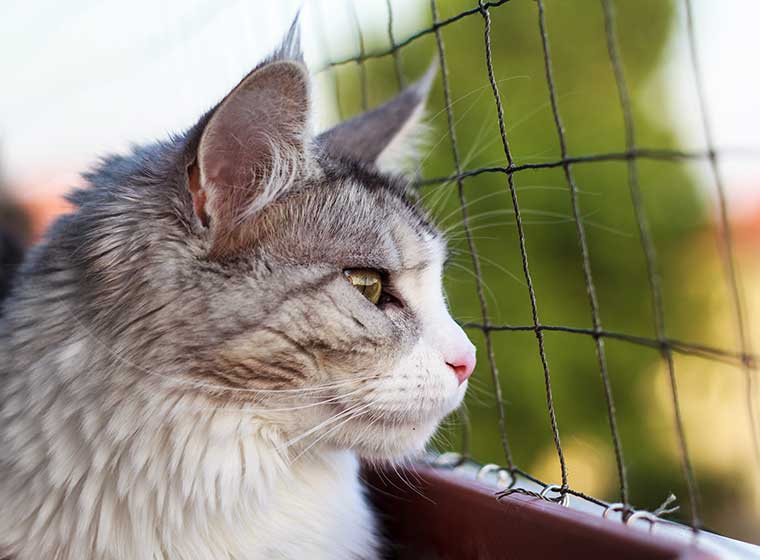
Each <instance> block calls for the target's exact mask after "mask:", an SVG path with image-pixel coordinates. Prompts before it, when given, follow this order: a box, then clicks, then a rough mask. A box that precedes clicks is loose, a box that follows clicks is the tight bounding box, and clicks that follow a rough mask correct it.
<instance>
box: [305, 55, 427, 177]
mask: <svg viewBox="0 0 760 560" xmlns="http://www.w3.org/2000/svg"><path fill="white" fill-rule="evenodd" d="M436 71H437V67H436V65H435V64H434V65H432V66H431V67H430V68H429V69H428V71H427V72H426V73H425V75H424V76H423V77H422V78H420V79H419V80H418V81H417V82H416V83H414V84H412V85H411V86H409V87H407V88H406V89H405V90H403V91H402V92H401V93H399V94H398V95H397V96H396V97H394V98H393V99H391V100H390V101H388V102H386V103H385V104H383V105H381V106H380V107H377V108H376V109H372V110H371V111H367V112H366V113H363V114H361V115H358V116H356V117H353V118H352V119H349V120H347V121H345V122H343V123H341V124H339V125H337V126H336V127H334V128H331V129H330V130H328V131H326V132H323V133H322V134H320V135H319V136H318V137H317V145H318V146H320V148H321V149H322V150H324V151H325V152H326V153H327V154H329V155H331V156H334V157H346V158H349V159H353V160H356V161H359V162H363V163H367V164H371V165H375V166H377V167H378V168H379V169H380V170H381V171H386V172H392V173H403V172H405V171H408V170H409V166H410V165H412V166H413V165H414V164H416V159H417V153H418V149H419V147H420V144H421V143H422V142H423V141H424V137H425V133H426V132H427V127H426V126H425V125H424V123H423V122H422V117H423V114H424V110H425V103H426V101H427V97H428V94H429V93H430V88H431V86H432V83H433V79H434V78H435V74H436Z"/></svg>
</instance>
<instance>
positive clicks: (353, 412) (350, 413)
mask: <svg viewBox="0 0 760 560" xmlns="http://www.w3.org/2000/svg"><path fill="white" fill-rule="evenodd" d="M374 404H375V403H373V402H368V403H361V404H360V405H355V406H354V407H352V408H349V409H346V410H344V411H343V412H341V413H339V414H336V415H335V416H333V417H331V422H329V423H332V422H335V421H337V420H339V419H340V420H341V421H340V422H339V423H338V424H336V425H335V426H333V427H332V428H330V429H329V430H327V431H326V432H325V433H323V434H322V435H320V436H319V437H318V438H317V439H315V440H314V441H313V442H311V443H310V444H309V445H308V446H306V448H305V449H303V450H301V451H300V452H299V453H298V455H296V456H295V457H294V458H293V459H291V460H290V462H291V464H292V463H295V462H296V461H297V460H298V458H299V457H301V456H302V455H304V454H305V453H306V452H308V451H309V450H310V449H311V448H312V447H314V446H315V445H316V444H317V443H319V442H320V441H322V440H323V439H324V438H326V437H328V436H329V435H331V434H333V433H335V432H336V431H337V430H339V429H340V428H341V427H342V426H343V425H345V424H347V423H348V422H350V421H351V420H354V419H356V418H358V417H359V416H362V415H364V414H365V413H366V412H367V410H368V409H369V408H370V407H372V406H373V405H374ZM344 417H345V418H344ZM325 425H327V423H325V422H322V423H321V424H319V425H318V426H317V427H316V430H315V428H312V429H311V430H308V431H307V432H306V433H305V434H302V435H301V436H299V437H297V438H295V439H294V440H291V442H288V443H286V444H285V446H286V448H289V447H291V446H292V445H293V444H294V443H297V442H299V441H301V440H302V439H303V438H304V437H308V436H310V435H311V434H313V433H314V431H318V430H320V429H322V428H323V427H324V426H325Z"/></svg>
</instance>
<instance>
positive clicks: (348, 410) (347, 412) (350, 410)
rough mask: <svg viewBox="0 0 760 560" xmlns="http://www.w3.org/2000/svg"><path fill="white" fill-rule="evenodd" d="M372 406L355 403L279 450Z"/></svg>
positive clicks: (283, 445)
mask: <svg viewBox="0 0 760 560" xmlns="http://www.w3.org/2000/svg"><path fill="white" fill-rule="evenodd" d="M372 404H373V403H357V404H354V405H352V406H350V407H348V408H346V409H344V410H341V411H340V412H338V413H336V414H333V415H332V416H330V417H329V418H327V419H325V420H323V421H322V422H320V423H319V424H317V425H316V426H313V427H311V428H309V429H308V430H306V431H305V432H303V433H301V434H299V435H298V436H296V437H294V438H292V439H290V440H288V441H286V442H285V443H284V444H282V446H281V447H280V449H281V450H286V449H288V448H289V447H292V446H293V445H295V444H296V443H298V442H299V441H302V440H303V439H305V438H307V437H309V436H310V435H311V434H313V433H314V432H318V431H319V430H321V429H322V428H324V427H325V426H329V425H330V424H332V423H333V422H337V421H338V420H340V419H341V418H343V417H345V416H350V415H351V414H352V413H353V412H354V411H356V410H357V409H360V408H362V407H369V406H371V405H372Z"/></svg>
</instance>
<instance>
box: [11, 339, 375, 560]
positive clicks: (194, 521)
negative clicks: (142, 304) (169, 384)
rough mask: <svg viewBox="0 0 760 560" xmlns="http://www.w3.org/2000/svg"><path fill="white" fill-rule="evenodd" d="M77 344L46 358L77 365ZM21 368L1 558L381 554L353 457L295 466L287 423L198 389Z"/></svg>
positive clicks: (340, 454) (322, 457)
mask: <svg viewBox="0 0 760 560" xmlns="http://www.w3.org/2000/svg"><path fill="white" fill-rule="evenodd" d="M79 350H81V349H78V348H76V347H72V346H66V347H62V348H60V349H59V351H58V354H59V355H58V357H57V358H56V360H42V361H41V362H42V363H43V364H45V365H47V366H48V367H49V366H50V365H51V364H52V363H53V362H55V361H57V362H58V363H59V364H60V363H62V362H63V363H65V364H67V365H71V364H76V363H77V354H78V351H79ZM37 363H40V362H39V361H38V362H37ZM68 373H69V374H71V373H72V372H68ZM80 373H81V372H80ZM10 375H16V376H17V377H18V379H14V380H13V381H12V382H11V383H8V384H7V387H13V391H14V392H15V394H14V395H4V396H3V400H4V401H5V403H6V405H5V410H4V411H3V415H4V417H5V418H4V419H3V422H2V425H1V426H0V441H3V457H2V459H0V503H3V504H4V506H3V508H2V510H3V511H5V512H6V513H5V514H3V513H2V512H0V553H3V552H4V551H3V549H2V547H3V546H9V545H10V547H11V548H10V549H9V550H10V552H11V553H13V554H15V557H16V558H18V560H25V559H27V558H29V559H31V558H53V557H55V558H61V559H62V560H63V559H77V560H84V559H90V558H92V559H94V558H98V559H100V558H102V559H109V560H110V559H113V560H115V559H125V560H126V559H133V558H167V559H169V558H171V559H172V560H180V559H184V558H193V559H206V558H208V559H212V558H213V559H217V558H227V557H234V558H271V557H280V556H282V557H290V556H289V554H288V547H289V546H292V544H291V543H298V551H299V552H298V553H299V554H304V553H305V552H304V551H306V550H307V549H309V547H311V548H310V549H309V554H308V557H310V558H320V557H325V558H327V557H329V558H342V557H345V558H371V557H374V552H373V550H374V549H373V546H372V545H373V544H374V543H375V542H376V537H375V536H374V527H373V521H372V517H371V515H370V512H369V510H368V507H367V505H366V503H365V499H364V496H363V491H362V488H361V486H360V483H359V480H358V463H357V460H356V458H355V457H354V456H353V454H351V453H350V452H347V451H339V450H329V449H322V450H319V452H317V453H309V454H307V455H303V456H301V457H299V458H298V460H297V461H295V462H293V463H292V464H291V463H290V462H289V460H288V457H287V456H286V455H284V454H283V453H282V452H281V451H280V449H282V445H283V443H284V436H283V435H282V433H281V430H279V429H278V428H277V427H276V425H274V424H273V423H271V422H269V421H267V420H265V419H263V418H260V417H256V416H253V415H251V414H250V413H247V412H246V413H242V412H240V411H237V410H222V409H218V408H215V406H214V404H213V403H212V402H211V401H209V400H207V399H202V398H199V397H197V395H196V396H194V395H193V394H192V393H190V392H183V391H176V392H166V391H162V390H156V391H153V392H151V391H149V390H141V389H139V388H134V389H133V392H132V393H129V392H125V391H129V385H128V384H126V385H125V384H123V383H119V384H118V385H116V384H114V385H113V386H110V385H109V384H108V383H105V385H104V384H102V383H81V384H79V383H77V379H82V378H84V377H89V376H82V375H79V376H77V377H72V376H71V375H68V374H66V372H64V371H58V372H56V374H54V375H50V371H49V370H48V372H47V373H45V372H42V371H37V370H36V369H34V368H33V370H32V371H26V372H24V374H23V375H19V374H18V373H17V372H16V373H13V372H11V373H10ZM114 376H118V372H110V373H109V375H108V376H106V379H113V378H114ZM92 377H94V378H96V379H102V376H100V375H97V374H96V375H94V376H92ZM14 402H16V403H18V405H17V406H16V407H15V409H14V406H13V403H14ZM8 403H10V406H9V404H8ZM11 512H12V514H11ZM20 512H23V515H19V513H20ZM14 543H23V546H24V547H26V548H24V549H17V550H14V548H13V547H14ZM309 543H311V544H309ZM368 543H370V544H369V545H368ZM28 547H32V549H29V548H28ZM304 547H305V548H304ZM6 552H7V551H6ZM293 553H294V554H295V550H294V551H293ZM0 556H2V554H0Z"/></svg>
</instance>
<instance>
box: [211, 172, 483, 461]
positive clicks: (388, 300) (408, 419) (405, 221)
mask: <svg viewBox="0 0 760 560" xmlns="http://www.w3.org/2000/svg"><path fill="white" fill-rule="evenodd" d="M327 165H328V166H329V165H330V164H327ZM257 220H258V224H257V226H256V227H257V231H258V232H259V233H258V235H257V237H256V243H255V248H254V249H253V253H252V256H251V259H252V261H255V262H256V263H259V266H255V265H254V266H253V267H252V268H251V269H250V270H248V271H242V272H240V274H241V276H240V279H239V280H238V282H242V283H243V284H244V285H245V284H247V287H250V288H253V289H254V290H255V291H256V293H257V296H256V297H255V298H251V300H250V301H248V302H241V291H240V290H239V289H231V291H229V292H223V293H220V294H217V297H218V300H219V303H218V306H219V307H223V308H227V309H235V310H236V313H235V317H229V318H228V319H231V320H233V321H234V322H238V323H240V324H243V325H246V327H244V328H242V329H240V330H239V331H238V333H237V334H236V335H234V336H231V337H230V338H229V339H228V340H226V341H225V342H224V343H223V345H222V346H221V347H220V348H219V349H218V358H219V364H221V367H222V368H223V370H222V371H223V375H224V376H226V379H227V380H231V381H232V382H233V383H235V384H237V385H238V386H241V387H246V388H250V389H254V391H253V392H252V394H251V396H252V397H253V401H252V402H253V405H252V406H254V407H262V408H265V409H268V410H272V411H273V416H274V417H277V418H282V419H283V421H284V422H285V423H286V424H290V426H289V427H290V428H291V433H290V434H289V437H290V438H291V440H294V443H295V444H296V445H295V446H294V449H296V450H298V449H301V450H303V448H304V446H306V447H308V446H309V445H311V444H312V443H313V442H315V441H317V440H320V441H322V442H326V443H334V444H337V445H340V446H344V447H351V448H353V449H357V450H358V451H360V452H361V453H362V454H363V455H364V456H365V457H386V458H387V457H398V456H400V455H405V454H407V453H409V452H411V451H419V450H420V449H421V448H422V447H423V446H424V444H425V443H426V442H427V440H428V439H429V437H430V436H431V435H432V433H433V431H434V430H435V428H436V427H437V425H438V423H439V422H440V421H441V419H442V418H443V417H444V416H445V415H447V414H448V413H450V412H451V411H452V410H454V409H455V408H456V407H458V406H459V404H460V403H461V401H462V398H463V397H464V393H465V391H466V388H467V381H466V378H467V377H468V376H469V374H470V373H471V372H472V368H473V367H474V361H475V354H474V347H473V346H472V344H471V343H470V341H469V340H468V339H467V337H466V336H465V334H464V333H463V332H462V329H461V328H460V327H459V326H458V325H457V324H456V323H455V322H454V321H453V319H452V318H451V316H450V315H449V312H448V310H447V306H446V302H445V299H444V294H443V290H442V285H441V277H442V267H443V262H444V259H445V256H446V248H445V244H444V241H443V239H442V238H441V236H440V235H439V233H438V232H437V231H436V230H435V229H434V228H433V227H432V226H431V225H430V224H429V223H427V222H426V221H425V219H424V218H423V217H422V215H421V214H420V213H419V211H418V210H417V209H416V208H415V207H414V206H413V205H411V204H410V203H408V202H407V201H406V200H405V199H404V198H403V196H402V195H401V191H400V190H399V189H398V185H391V184H389V181H388V179H385V178H383V177H381V176H375V175H372V174H369V173H367V172H358V173H357V172H352V171H351V170H350V168H349V170H348V171H341V172H340V173H336V172H332V171H328V172H327V173H324V174H323V175H322V176H321V178H320V179H319V181H317V182H316V183H315V184H311V185H309V186H307V187H304V188H303V190H302V191H300V192H297V193H292V194H290V195H286V196H285V197H284V198H283V199H282V200H281V201H279V202H277V203H274V204H272V205H270V206H268V207H266V208H264V209H262V210H261V212H260V214H259V216H258V218H257ZM262 264H263V265H264V266H261V265H262ZM270 270H271V272H269V271H270ZM247 287H244V288H243V289H244V290H245V289H247ZM249 293H251V292H250V291H249ZM262 303H263V307H266V309H265V310H263V312H262ZM252 317H255V319H254V320H251V318H252ZM249 321H250V323H249ZM248 325H250V326H248ZM217 381H218V379H217ZM255 389H263V390H264V391H271V392H261V393H257V392H256V391H255ZM279 411H283V412H282V413H280V412H279ZM303 434H308V436H306V437H303V438H302V435H303Z"/></svg>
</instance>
